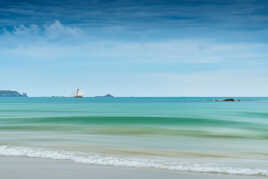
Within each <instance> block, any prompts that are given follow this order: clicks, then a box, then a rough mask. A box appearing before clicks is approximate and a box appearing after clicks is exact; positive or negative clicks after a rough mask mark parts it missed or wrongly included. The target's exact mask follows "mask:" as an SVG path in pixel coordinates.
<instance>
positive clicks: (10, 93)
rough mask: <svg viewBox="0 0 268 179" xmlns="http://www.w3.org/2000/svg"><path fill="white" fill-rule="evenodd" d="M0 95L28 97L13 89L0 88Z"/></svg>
mask: <svg viewBox="0 0 268 179" xmlns="http://www.w3.org/2000/svg"><path fill="white" fill-rule="evenodd" d="M0 97H28V95H27V93H19V92H17V91H14V90H0Z"/></svg>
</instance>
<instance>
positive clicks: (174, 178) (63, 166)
mask: <svg viewBox="0 0 268 179" xmlns="http://www.w3.org/2000/svg"><path fill="white" fill-rule="evenodd" d="M0 175H1V178H3V179H89V178H90V179H111V178H114V179H178V178H179V179H200V178H204V179H265V178H267V177H258V176H231V175H217V174H215V175H213V174H202V173H201V174H198V173H180V172H175V171H165V170H157V169H142V168H123V167H112V166H95V165H86V164H79V163H74V162H72V161H67V160H66V161H65V160H49V159H38V158H24V157H0Z"/></svg>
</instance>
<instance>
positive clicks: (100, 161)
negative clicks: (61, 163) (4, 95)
mask: <svg viewBox="0 0 268 179" xmlns="http://www.w3.org/2000/svg"><path fill="white" fill-rule="evenodd" d="M0 156H19V157H23V156H24V157H33V158H44V159H55V160H71V161H74V162H77V163H84V164H92V165H109V166H120V167H136V168H158V169H167V170H176V171H181V172H198V173H217V174H229V175H247V176H268V170H264V169H257V168H255V169H253V168H232V167H217V166H210V165H205V164H196V163H194V164H193V163H192V164H191V163H180V162H174V161H168V160H159V159H144V158H143V159H141V158H130V157H118V156H106V155H99V154H86V153H81V152H77V153H76V152H67V151H54V150H46V149H41V148H30V147H17V146H7V145H1V146H0Z"/></svg>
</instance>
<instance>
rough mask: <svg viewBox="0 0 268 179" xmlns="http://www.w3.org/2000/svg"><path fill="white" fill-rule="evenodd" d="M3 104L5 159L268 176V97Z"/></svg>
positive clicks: (0, 151)
mask: <svg viewBox="0 0 268 179" xmlns="http://www.w3.org/2000/svg"><path fill="white" fill-rule="evenodd" d="M214 99H215V98H197V97H196V98H82V99H75V98H0V155H2V156H25V157H37V158H49V159H62V160H72V161H74V162H80V163H85V164H95V165H113V166H126V167H148V168H159V169H167V170H177V171H183V172H185V171H187V172H206V173H219V174H236V175H262V176H268V161H267V159H268V98H240V99H241V102H215V101H214Z"/></svg>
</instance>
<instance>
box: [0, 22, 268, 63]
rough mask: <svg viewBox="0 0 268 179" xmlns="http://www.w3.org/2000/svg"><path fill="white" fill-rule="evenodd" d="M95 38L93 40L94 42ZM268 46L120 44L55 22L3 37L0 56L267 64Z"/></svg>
mask: <svg viewBox="0 0 268 179" xmlns="http://www.w3.org/2000/svg"><path fill="white" fill-rule="evenodd" d="M92 39H94V40H92ZM266 49H268V45H267V44H261V43H219V42H215V41H211V40H208V39H196V40H191V39H188V40H180V39H174V40H166V41H163V40H162V41H157V42H155V41H147V42H140V43H139V42H137V41H134V40H132V41H119V40H109V41H108V40H103V39H102V38H93V37H92V36H91V34H90V32H85V31H83V30H82V29H80V28H77V27H72V26H68V25H63V24H62V23H60V21H55V22H54V23H53V24H50V25H43V26H38V25H31V26H27V27H26V26H24V25H21V26H18V27H15V28H14V30H13V31H11V32H10V31H7V30H5V31H4V33H2V34H1V35H0V55H1V56H2V57H6V58H8V59H29V58H31V59H35V60H49V59H57V60H64V59H68V60H72V59H73V60H83V61H94V60H110V61H113V60H117V61H126V62H127V61H131V62H137V63H143V62H144V63H219V64H220V63H250V62H251V61H255V62H258V61H259V62H265V60H266V59H267V58H268V54H267V53H266Z"/></svg>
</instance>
